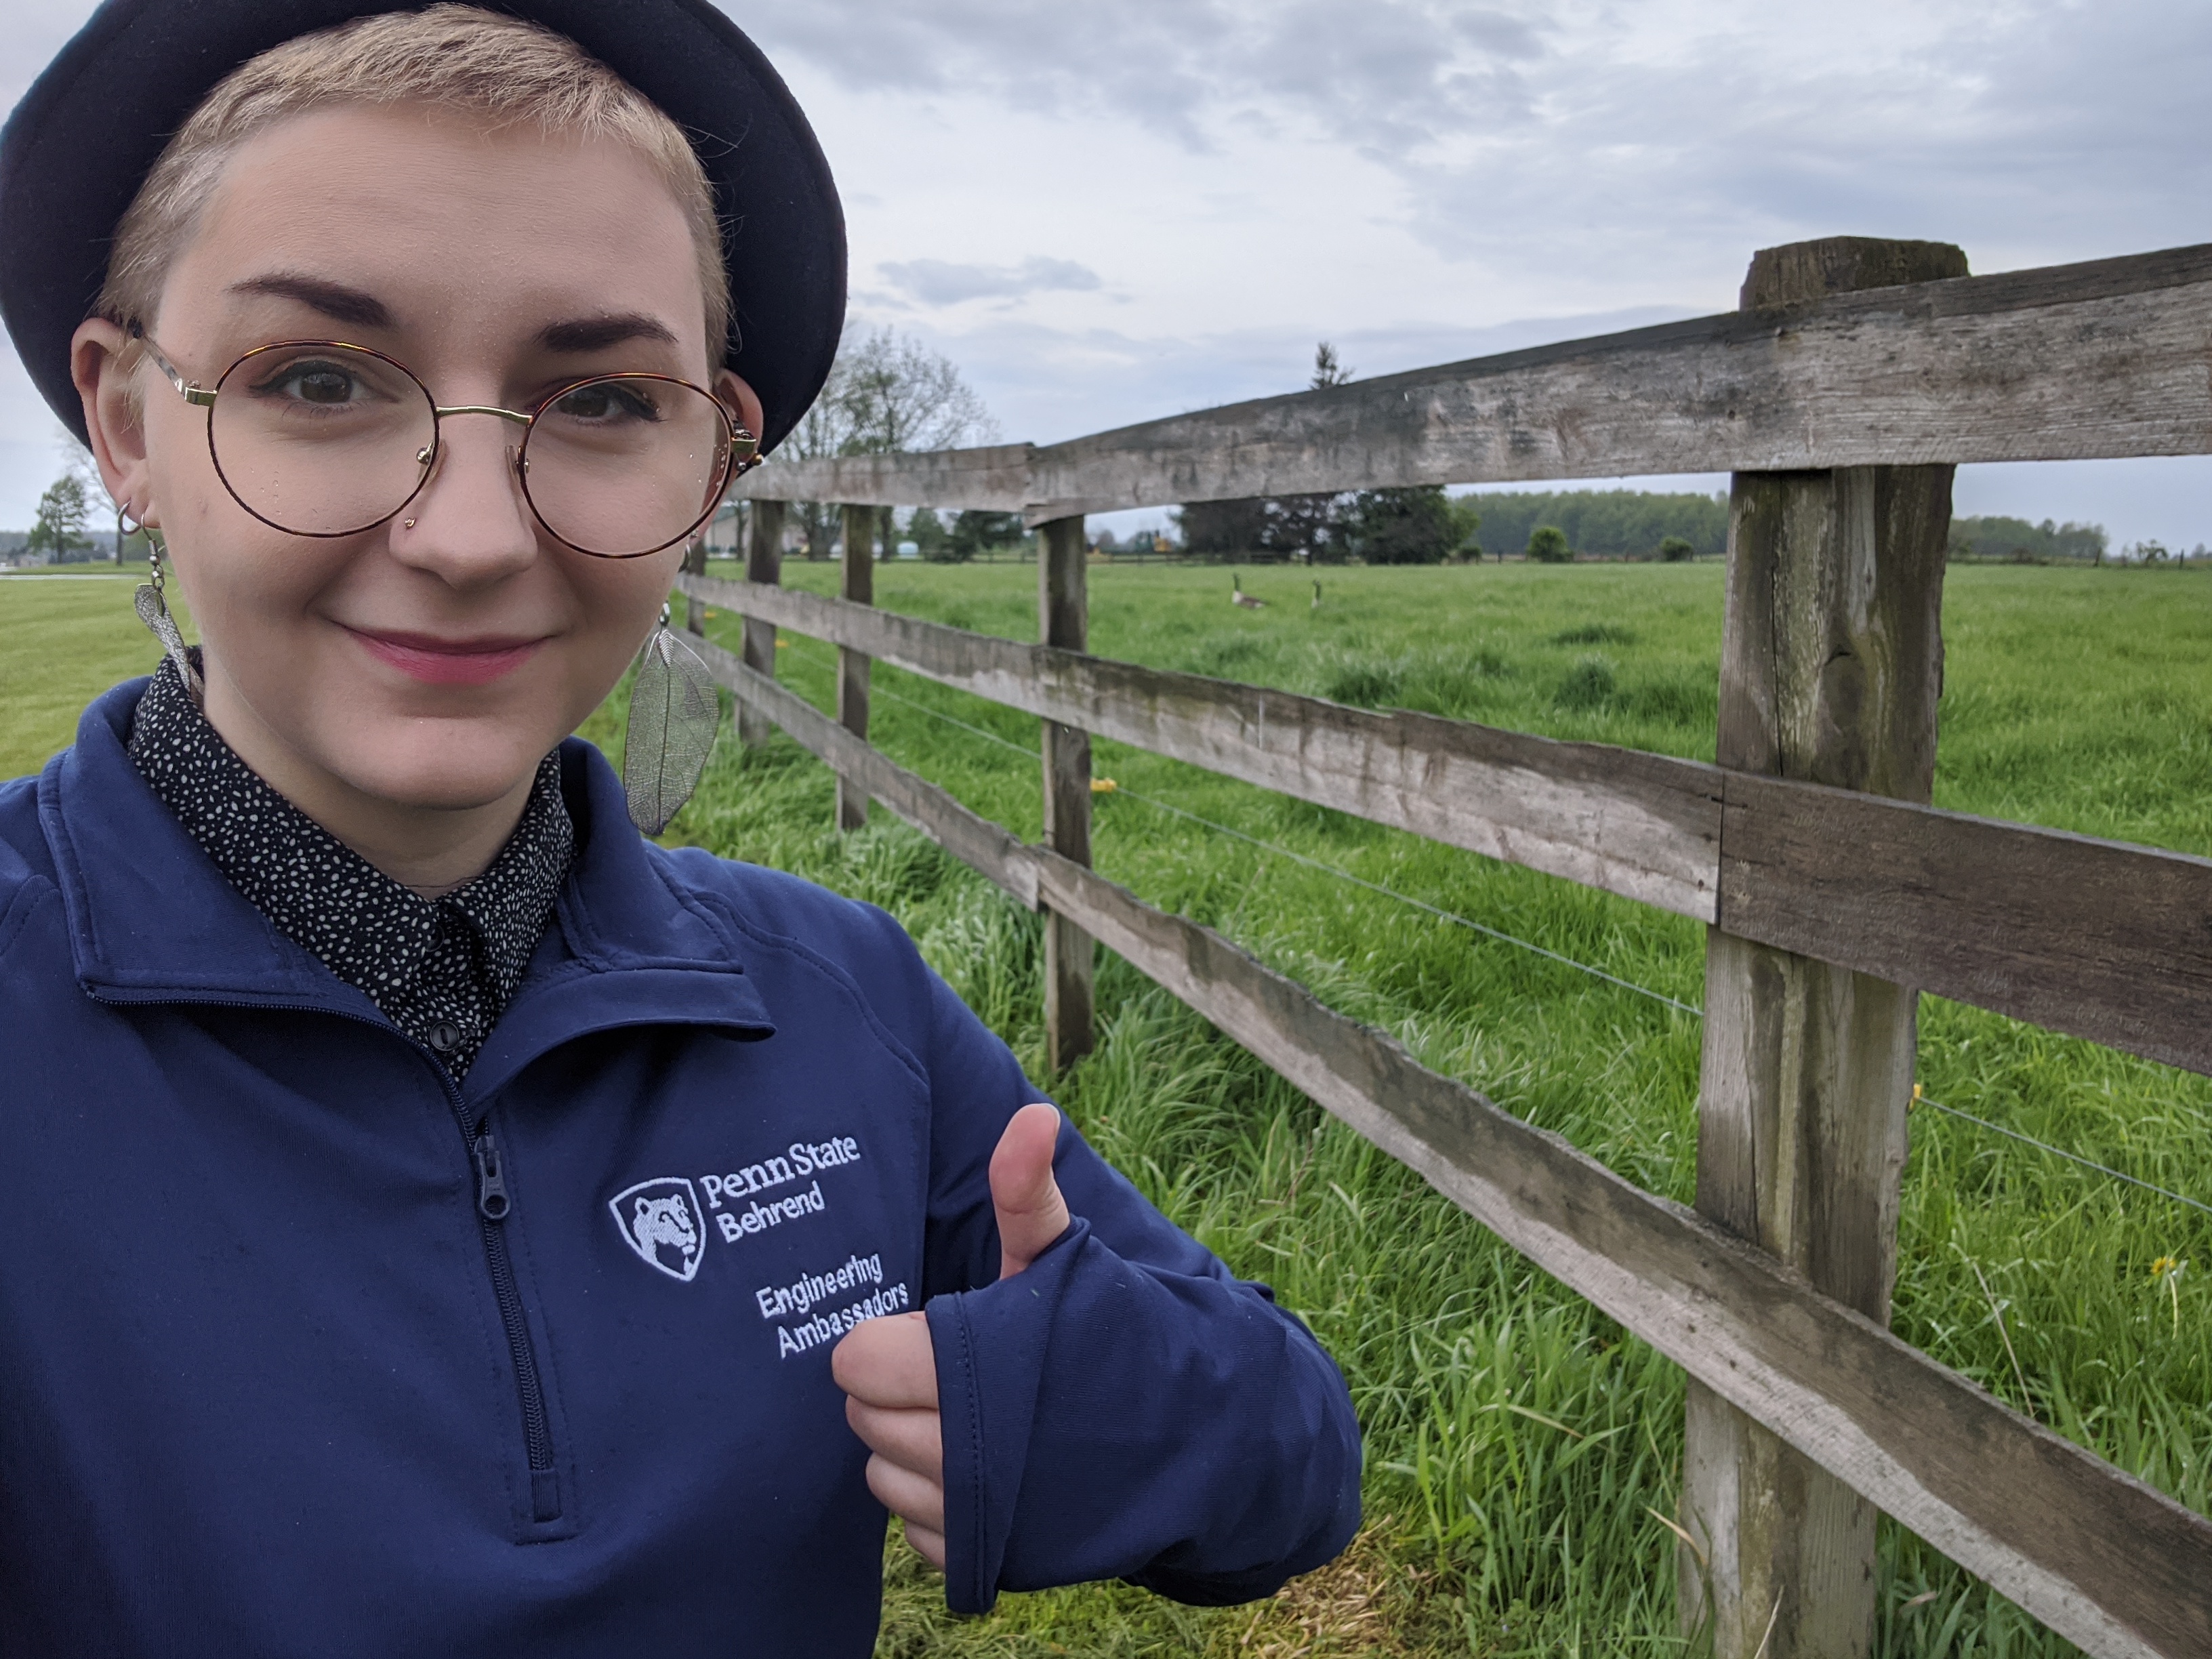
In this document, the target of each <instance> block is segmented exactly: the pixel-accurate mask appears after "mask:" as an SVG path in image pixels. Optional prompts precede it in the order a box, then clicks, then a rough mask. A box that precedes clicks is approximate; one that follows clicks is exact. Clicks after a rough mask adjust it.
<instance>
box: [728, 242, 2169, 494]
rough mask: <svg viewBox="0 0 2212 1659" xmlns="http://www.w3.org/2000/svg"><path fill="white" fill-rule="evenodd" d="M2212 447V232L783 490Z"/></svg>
mask: <svg viewBox="0 0 2212 1659" xmlns="http://www.w3.org/2000/svg"><path fill="white" fill-rule="evenodd" d="M2208 452H2212V247H2204V246H2198V247H2185V248H2173V249H2169V250H2166V251H2164V252H2157V253H2147V254H2139V255H2135V256H2131V257H2130V258H2119V259H2105V260H2099V261H2095V262H2093V263H2089V264H2076V265H2060V266H2054V267H2051V268H2048V269H2044V270H2023V271H2014V272H2008V273H2006V274H2003V275H2000V276H1960V277H1952V278H1948V279H1945V280H1941V281H1936V282H1926V283H1914V284H1909V285H1900V286H1894V287H1884V288H1879V289H1871V290H1869V291H1866V292H1863V293H1854V294H1839V295H1834V296H1832V297H1831V298H1828V299H1826V300H1821V301H1815V302H1811V303H1808V304H1803V305H1796V306H1779V307H1758V308H1754V309H1752V310H1747V311H1739V312H1729V313H1723V315H1721V316H1717V317H1706V318H1699V319H1694V320H1692V321H1687V322H1680V323H1668V324H1663V325H1660V326H1658V327H1656V328H1646V329H1636V330H1632V331H1628V332H1626V333H1620V334H1612V335H1605V336H1601V337H1596V338H1593V339H1587V340H1574V341H1569V342H1566V343H1562V344H1559V345H1550V346H1540V347H1534V348H1531V349H1528V350H1523V351H1513V352H1506V353H1503V354H1501V355H1499V356H1492V357H1483V358H1477V359H1474V360H1473V361H1471V362H1460V363H1448V364H1444V365H1442V366H1440V367H1437V368H1424V369H1416V370H1413V371H1412V372H1410V373H1408V374H1393V375H1386V376H1382V377H1379V378H1377V379H1375V380H1359V381H1355V382H1353V383H1352V384H1351V385H1349V386H1336V387H1331V388H1328V389H1326V390H1323V391H1318V392H1296V393H1292V394H1290V395H1288V396H1285V397H1280V398H1260V399H1256V400H1255V401H1252V402H1249V403H1243V404H1231V405H1228V406H1226V407H1224V408H1220V409H1212V410H1200V411H1198V412H1196V413H1194V414H1189V415H1178V416H1170V417H1169V418H1167V419H1164V420H1158V421H1151V422H1144V423H1142V424H1139V425H1136V426H1130V427H1124V428H1120V429H1118V430H1115V431H1111V432H1103V433H1099V434H1096V435H1092V436H1090V437H1085V438H1078V439H1075V440H1073V441H1070V442H1067V443H1063V444H1055V445H1052V446H1049V447H1043V448H1040V449H1037V450H1036V451H1034V452H1033V453H1031V452H1028V451H1026V450H1025V448H1024V446H1021V445H1008V446H1003V447H999V448H994V449H989V450H951V451H945V452H941V453H937V454H929V455H911V456H902V455H893V456H871V457H865V458H859V459H853V460H841V461H830V462H816V461H804V462H781V463H775V464H773V465H769V466H767V467H763V468H762V469H761V470H760V471H757V472H756V473H752V474H750V475H749V476H748V477H746V478H745V479H744V481H743V488H744V489H745V490H747V491H749V492H750V493H753V494H759V493H762V492H763V491H765V492H767V493H769V494H773V495H778V496H781V497H784V498H786V499H803V500H815V501H874V502H879V503H883V504H886V505H889V504H892V503H897V504H907V503H915V504H927V505H929V506H933V507H987V508H991V509H994V510H996V511H1000V512H1012V511H1016V510H1021V511H1023V512H1024V513H1026V515H1027V517H1028V519H1029V520H1030V523H1032V524H1038V523H1042V522H1043V521H1045V520H1049V519H1054V518H1060V517H1065V516H1066V515H1067V514H1070V513H1079V512H1090V513H1100V512H1109V511H1113V510H1115V509H1117V508H1121V507H1154V506H1159V505H1162V504H1164V503H1167V502H1174V501H1211V500H1219V499H1225V498H1229V497H1234V496H1240V495H1290V494H1297V493H1302V492H1310V491H1325V490H1345V489H1380V488H1383V487H1386V486H1392V485H1401V484H1419V483H1486V482H1504V481H1512V480H1526V481H1535V480H1542V479H1552V478H1583V477H1626V476H1633V475H1637V474H1644V473H1654V472H1711V471H1800V470H1825V469H1828V468H1833V467H1842V466H1870V465H1885V464H1890V465H1904V464H1930V463H1942V464H1953V463H1957V462H1962V461H2006V460H2059V459H2086V458H2090V457H2100V456H2106V457H2109V456H2125V455H2195V454H2203V453H2208Z"/></svg>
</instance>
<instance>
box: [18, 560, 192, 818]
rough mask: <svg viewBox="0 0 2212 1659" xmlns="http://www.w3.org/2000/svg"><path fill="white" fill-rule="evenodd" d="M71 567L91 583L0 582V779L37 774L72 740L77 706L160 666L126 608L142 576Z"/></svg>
mask: <svg viewBox="0 0 2212 1659" xmlns="http://www.w3.org/2000/svg"><path fill="white" fill-rule="evenodd" d="M76 569H77V570H82V571H85V572H88V573H97V574H87V575H78V574H75V573H74V572H72V574H67V575H60V576H44V575H40V576H0V709H4V710H5V711H6V712H7V718H6V720H0V778H17V777H21V776H22V775H23V774H25V773H26V772H35V771H37V770H38V769H40V767H41V766H44V765H45V764H46V761H47V759H48V758H49V757H52V756H53V755H56V754H58V753H59V752H60V751H61V750H64V749H66V748H68V747H69V745H70V744H71V743H73V742H74V741H76V722H77V716H78V715H80V714H82V713H83V712H84V706H85V704H87V703H88V702H91V701H92V700H93V699H94V697H96V696H99V695H100V693H101V692H103V691H105V690H107V688H108V687H109V686H111V685H112V684H115V683H116V681H118V680H121V679H128V678H130V677H131V675H133V674H149V673H151V672H152V671H153V670H154V665H155V663H157V662H159V661H160V660H161V647H160V646H159V645H157V644H155V641H154V636H153V635H150V634H149V633H148V632H147V631H146V630H145V629H143V628H141V627H140V626H139V625H138V618H137V616H136V615H135V614H134V613H133V612H132V611H131V590H132V589H133V588H134V587H135V586H137V577H138V576H139V575H140V574H143V566H142V567H140V568H137V569H131V570H126V571H121V572H118V571H116V570H115V569H114V568H113V567H112V566H103V565H88V566H80V567H76ZM169 591H170V592H171V593H172V594H173V593H174V592H176V589H175V587H174V586H172V587H171V588H170V590H169Z"/></svg>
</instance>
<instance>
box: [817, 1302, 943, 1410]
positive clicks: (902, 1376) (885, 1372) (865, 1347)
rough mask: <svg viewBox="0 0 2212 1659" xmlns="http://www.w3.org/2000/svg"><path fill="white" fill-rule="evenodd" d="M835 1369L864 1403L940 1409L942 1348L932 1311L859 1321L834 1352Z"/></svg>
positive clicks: (845, 1386) (848, 1389)
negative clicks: (934, 1336) (932, 1331)
mask: <svg viewBox="0 0 2212 1659" xmlns="http://www.w3.org/2000/svg"><path fill="white" fill-rule="evenodd" d="M829 1375H830V1376H833V1377H835V1378H836V1383H837V1386H838V1387H839V1388H841V1389H844V1391H845V1392H846V1393H847V1394H848V1395H852V1397H853V1398H854V1399H855V1400H857V1401H860V1402H861V1403H862V1404H863V1405H868V1406H879V1407H883V1408H884V1409H885V1410H888V1411H915V1410H927V1411H935V1410H936V1409H937V1350H936V1346H935V1345H934V1344H933V1343H932V1342H931V1341H930V1340H929V1316H927V1314H921V1313H905V1314H893V1315H891V1316H890V1317H888V1318H885V1319H871V1320H867V1321H865V1322H862V1323H861V1324H859V1325H856V1326H854V1328H852V1329H851V1330H849V1331H848V1332H847V1333H846V1334H845V1335H844V1336H843V1337H842V1339H840V1340H839V1341H838V1344H837V1346H836V1347H835V1348H833V1349H831V1350H830V1352H829Z"/></svg>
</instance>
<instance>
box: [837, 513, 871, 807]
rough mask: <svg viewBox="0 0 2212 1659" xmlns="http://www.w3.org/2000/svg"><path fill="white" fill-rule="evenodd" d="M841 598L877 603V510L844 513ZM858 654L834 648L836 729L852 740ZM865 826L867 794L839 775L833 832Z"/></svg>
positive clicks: (860, 719) (861, 716)
mask: <svg viewBox="0 0 2212 1659" xmlns="http://www.w3.org/2000/svg"><path fill="white" fill-rule="evenodd" d="M844 520H845V524H844V530H845V597H846V598H847V599H849V600H851V601H852V602H853V603H854V605H873V604H874V603H875V602H876V547H875V541H876V538H875V534H874V532H875V527H876V509H875V508H873V507H847V508H846V509H845V513H844ZM871 660H872V659H870V658H867V657H865V656H862V655H861V654H860V653H859V652H857V651H853V650H848V649H847V648H846V647H843V646H842V645H841V646H839V647H837V724H838V725H840V726H843V727H844V728H845V729H846V730H847V731H848V732H851V733H852V734H853V735H854V737H856V738H865V737H866V736H867V735H868V665H869V663H870V661H871ZM867 821H868V792H867V791H866V790H865V789H863V788H862V787H860V784H859V783H858V782H857V781H855V780H854V779H852V778H848V777H846V776H844V775H842V774H841V775H839V777H838V779H837V827H838V828H839V829H859V828H860V826H861V825H863V824H865V823H867Z"/></svg>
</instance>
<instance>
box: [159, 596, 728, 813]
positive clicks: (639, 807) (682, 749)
mask: <svg viewBox="0 0 2212 1659" xmlns="http://www.w3.org/2000/svg"><path fill="white" fill-rule="evenodd" d="M669 614H670V612H669V607H668V606H666V605H662V606H661V607H660V626H659V627H658V628H656V629H653V637H652V638H651V639H649V640H647V641H646V642H645V649H644V650H643V651H641V652H640V653H638V659H637V678H635V680H633V681H631V683H630V688H629V730H628V731H627V732H624V733H623V793H624V794H625V795H627V796H628V797H629V817H630V822H631V823H635V825H637V827H638V828H639V829H641V830H642V831H643V832H644V833H645V834H647V835H648V836H657V835H659V833H660V832H661V831H662V830H663V829H666V828H667V827H668V821H669V819H671V818H672V817H675V816H676V814H677V812H678V811H679V810H681V809H682V807H683V805H684V802H685V801H687V800H690V799H691V792H692V791H693V790H695V789H696V788H697V787H699V775H700V774H701V773H702V772H703V771H705V770H706V769H707V755H708V751H709V750H712V749H713V748H714V733H715V732H716V731H717V729H719V728H720V726H721V723H722V700H721V698H720V696H719V695H718V694H717V693H716V691H715V690H714V675H712V674H711V673H709V672H708V670H707V665H706V664H705V663H703V662H702V661H700V660H699V653H697V652H696V651H694V650H693V649H692V648H691V647H690V646H688V645H686V644H684V641H682V640H681V639H679V638H678V636H677V635H676V634H675V632H674V631H673V630H672V629H670V627H669V626H668V618H669ZM171 626H172V628H173V627H174V624H171Z"/></svg>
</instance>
